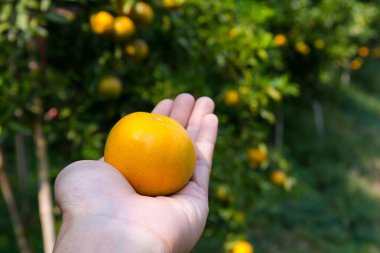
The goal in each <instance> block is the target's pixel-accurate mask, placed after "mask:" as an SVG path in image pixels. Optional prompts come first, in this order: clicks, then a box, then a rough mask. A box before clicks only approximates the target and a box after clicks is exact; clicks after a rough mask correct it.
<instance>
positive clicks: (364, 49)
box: [358, 47, 369, 57]
mask: <svg viewBox="0 0 380 253" xmlns="http://www.w3.org/2000/svg"><path fill="white" fill-rule="evenodd" d="M358 55H359V56H360V57H367V56H368V55H369V49H368V47H360V48H359V49H358Z"/></svg>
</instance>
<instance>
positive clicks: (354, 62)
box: [351, 58, 363, 70]
mask: <svg viewBox="0 0 380 253" xmlns="http://www.w3.org/2000/svg"><path fill="white" fill-rule="evenodd" d="M362 65H363V60H362V59H360V58H356V59H353V60H352V61H351V69H353V70H358V69H360V68H361V67H362Z"/></svg>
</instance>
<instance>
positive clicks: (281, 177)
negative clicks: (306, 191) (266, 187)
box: [270, 170, 286, 186]
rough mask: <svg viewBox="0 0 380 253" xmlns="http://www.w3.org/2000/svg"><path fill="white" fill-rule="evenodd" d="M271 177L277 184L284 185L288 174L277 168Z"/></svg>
mask: <svg viewBox="0 0 380 253" xmlns="http://www.w3.org/2000/svg"><path fill="white" fill-rule="evenodd" d="M270 179H271V181H272V183H274V184H275V185H278V186H283V185H284V184H285V181H286V174H285V173H284V172H283V171H281V170H275V171H272V173H271V175H270Z"/></svg>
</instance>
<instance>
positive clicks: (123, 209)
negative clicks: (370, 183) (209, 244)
mask: <svg viewBox="0 0 380 253" xmlns="http://www.w3.org/2000/svg"><path fill="white" fill-rule="evenodd" d="M213 112H214V102H213V101H212V100H211V99H210V98H208V97H201V98H199V99H197V100H196V101H195V99H194V98H193V96H191V95H189V94H180V95H178V96H177V97H176V98H175V99H174V101H173V100H170V99H165V100H162V101H161V102H159V103H158V104H157V105H156V107H155V108H154V109H153V111H152V113H159V114H163V115H166V116H169V117H171V118H173V119H175V120H177V121H178V122H179V123H180V124H181V125H182V126H183V127H185V128H186V130H187V132H188V134H189V135H190V137H191V139H192V141H193V143H194V145H195V149H196V154H197V155H196V156H197V161H196V167H195V170H194V174H193V177H192V178H191V180H190V181H189V182H188V184H187V185H186V186H185V187H184V188H182V189H181V190H180V191H179V192H177V193H175V194H173V195H170V196H158V197H148V196H142V195H139V194H138V193H136V192H135V191H134V189H133V188H132V187H131V185H130V184H129V183H128V181H127V180H126V179H125V178H124V177H123V175H122V174H121V173H120V172H119V171H117V170H116V169H115V168H113V167H112V166H111V165H109V164H107V163H106V162H104V161H103V159H100V160H98V161H92V160H91V161H90V160H86V161H78V162H74V163H72V164H70V165H68V166H67V167H66V168H64V169H63V170H62V171H61V172H60V173H59V175H58V176H57V178H56V181H55V197H56V200H57V203H58V204H59V206H60V207H61V210H62V215H63V219H62V225H61V228H60V232H59V235H58V238H57V241H56V244H55V247H54V251H53V252H54V253H63V252H65V253H66V252H67V253H69V252H70V253H71V252H93V253H97V252H115V253H118V252H136V253H138V252H144V253H149V252H166V253H169V252H189V251H190V250H191V249H192V248H193V247H194V245H195V244H196V242H197V241H198V240H199V238H200V236H201V234H202V232H203V230H204V227H205V224H206V220H207V215H208V210H209V209H208V185H209V177H210V171H211V166H212V157H213V151H214V146H215V142H216V136H217V128H218V119H217V117H216V116H215V114H213Z"/></svg>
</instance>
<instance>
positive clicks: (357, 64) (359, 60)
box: [273, 34, 380, 70]
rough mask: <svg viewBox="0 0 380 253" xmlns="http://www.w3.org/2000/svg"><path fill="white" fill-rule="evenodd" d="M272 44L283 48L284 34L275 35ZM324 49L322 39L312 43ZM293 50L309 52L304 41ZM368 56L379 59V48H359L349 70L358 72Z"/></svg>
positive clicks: (284, 43)
mask: <svg viewBox="0 0 380 253" xmlns="http://www.w3.org/2000/svg"><path fill="white" fill-rule="evenodd" d="M273 42H274V44H275V45H276V46H278V47H283V46H285V45H286V44H287V43H288V38H287V37H286V36H285V35H284V34H277V35H276V36H274V38H273ZM324 47H325V42H324V41H323V40H322V39H317V40H315V41H314V48H316V49H319V50H321V49H323V48H324ZM294 49H295V50H296V51H297V52H298V53H300V54H302V55H308V54H310V51H311V50H310V46H309V45H308V44H307V43H305V42H304V41H298V42H296V43H295V44H294ZM368 56H371V57H374V58H380V48H373V49H369V48H368V47H366V46H361V47H359V48H358V51H357V55H356V56H355V57H354V58H353V59H352V60H351V62H350V67H351V69H352V70H359V69H360V68H361V67H362V65H363V63H364V61H363V58H366V57H368Z"/></svg>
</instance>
